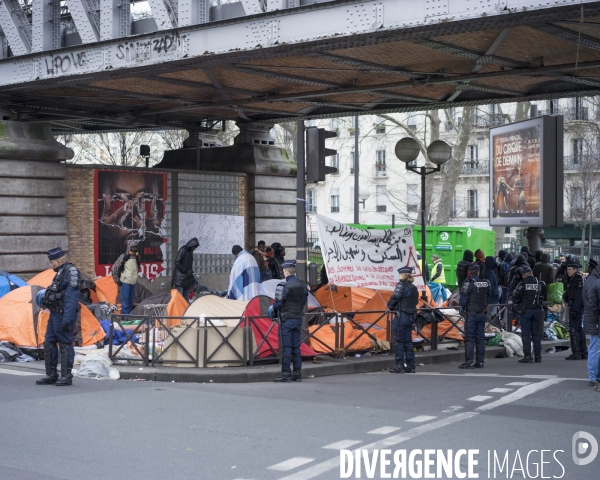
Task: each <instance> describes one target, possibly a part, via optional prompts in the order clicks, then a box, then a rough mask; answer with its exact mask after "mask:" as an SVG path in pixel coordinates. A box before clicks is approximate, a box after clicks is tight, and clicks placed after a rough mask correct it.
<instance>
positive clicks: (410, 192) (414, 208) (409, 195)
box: [406, 183, 419, 213]
mask: <svg viewBox="0 0 600 480" xmlns="http://www.w3.org/2000/svg"><path fill="white" fill-rule="evenodd" d="M406 187H407V189H406V209H407V211H408V213H415V212H418V211H419V193H418V192H419V185H418V184H416V183H410V184H408V185H407V186H406Z"/></svg>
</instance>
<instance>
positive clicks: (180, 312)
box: [167, 288, 190, 317]
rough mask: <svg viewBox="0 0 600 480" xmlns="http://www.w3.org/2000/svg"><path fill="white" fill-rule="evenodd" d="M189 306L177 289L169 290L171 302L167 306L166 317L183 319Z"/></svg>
mask: <svg viewBox="0 0 600 480" xmlns="http://www.w3.org/2000/svg"><path fill="white" fill-rule="evenodd" d="M189 306H190V304H189V302H188V301H187V300H186V299H185V298H183V295H182V294H181V293H179V291H178V290H177V289H175V288H174V289H173V290H171V300H169V303H168V304H167V315H169V317H183V316H184V315H185V311H186V310H187V308H188V307H189Z"/></svg>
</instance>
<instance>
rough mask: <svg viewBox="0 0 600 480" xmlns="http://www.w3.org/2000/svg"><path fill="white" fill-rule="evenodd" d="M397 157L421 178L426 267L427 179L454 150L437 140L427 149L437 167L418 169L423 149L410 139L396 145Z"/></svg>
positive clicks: (423, 254) (423, 293)
mask: <svg viewBox="0 0 600 480" xmlns="http://www.w3.org/2000/svg"><path fill="white" fill-rule="evenodd" d="M395 153H396V157H398V159H399V160H401V161H402V162H404V163H405V164H406V169H407V170H410V171H411V172H414V173H417V174H419V175H420V176H421V258H422V259H423V260H422V265H423V266H424V265H425V262H426V261H427V254H426V250H425V237H426V232H427V230H426V228H427V215H426V211H425V210H426V205H425V177H426V176H427V175H430V174H432V173H435V172H439V171H440V169H441V168H442V165H444V164H445V163H446V162H447V161H448V160H450V157H451V156H452V149H451V148H450V145H448V144H447V143H446V142H444V141H442V140H436V141H434V142H432V143H431V144H430V145H429V147H427V159H428V160H429V161H430V162H431V163H433V164H434V165H435V167H428V166H422V167H417V166H416V165H411V163H412V162H414V161H415V160H416V159H417V157H418V156H419V153H421V149H420V148H419V144H418V143H417V141H416V140H415V139H413V138H410V137H405V138H402V139H401V140H399V141H398V143H396V147H395ZM424 271H425V269H424V268H423V272H421V273H422V274H423V281H424V282H425V280H428V279H426V278H425V274H424ZM422 297H423V299H425V298H426V297H427V295H426V292H425V290H423V291H422Z"/></svg>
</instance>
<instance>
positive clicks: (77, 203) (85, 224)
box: [65, 165, 96, 278]
mask: <svg viewBox="0 0 600 480" xmlns="http://www.w3.org/2000/svg"><path fill="white" fill-rule="evenodd" d="M65 182H66V192H67V229H68V238H69V260H70V261H71V262H72V263H73V264H74V265H75V266H76V267H77V268H79V270H80V271H81V272H83V273H84V274H85V275H87V276H88V277H90V278H94V277H95V276H96V274H95V271H94V226H95V218H94V170H93V169H92V168H80V167H77V166H74V165H67V174H66V178H65Z"/></svg>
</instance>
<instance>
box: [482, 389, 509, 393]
mask: <svg viewBox="0 0 600 480" xmlns="http://www.w3.org/2000/svg"><path fill="white" fill-rule="evenodd" d="M513 390H514V388H492V389H491V390H488V393H508V392H512V391H513Z"/></svg>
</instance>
